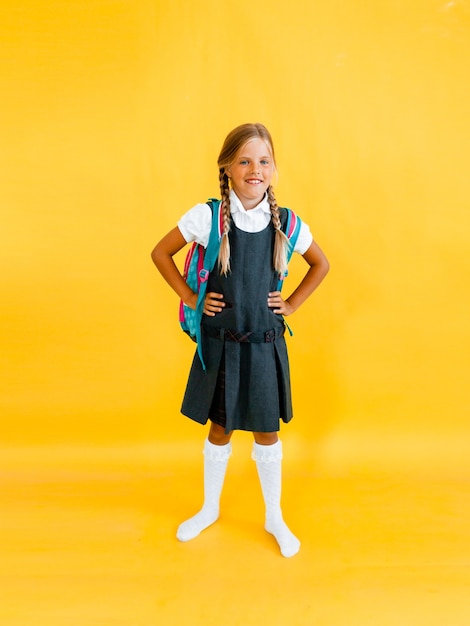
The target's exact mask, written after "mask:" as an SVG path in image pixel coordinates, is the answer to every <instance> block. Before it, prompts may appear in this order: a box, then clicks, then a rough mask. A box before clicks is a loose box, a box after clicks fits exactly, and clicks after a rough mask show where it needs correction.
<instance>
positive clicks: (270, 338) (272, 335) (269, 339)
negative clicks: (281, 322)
mask: <svg viewBox="0 0 470 626" xmlns="http://www.w3.org/2000/svg"><path fill="white" fill-rule="evenodd" d="M275 339H276V332H275V330H274V328H272V329H271V330H267V331H266V332H265V333H264V342H265V343H274V340H275Z"/></svg>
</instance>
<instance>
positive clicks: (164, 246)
mask: <svg viewBox="0 0 470 626" xmlns="http://www.w3.org/2000/svg"><path fill="white" fill-rule="evenodd" d="M186 245H187V241H186V239H185V238H184V237H183V235H182V234H181V231H180V229H179V228H178V227H175V228H173V229H172V230H170V232H169V233H167V234H166V235H165V236H164V237H163V239H161V240H160V241H159V242H158V243H157V245H156V246H155V248H154V249H153V250H152V254H151V256H152V261H153V262H154V263H155V265H156V266H157V269H158V271H159V272H160V274H161V275H162V276H163V278H164V279H165V280H166V282H167V283H168V284H169V285H170V287H171V288H172V289H173V291H175V292H176V294H177V295H178V296H179V297H180V298H181V300H183V302H184V303H185V304H187V305H188V306H189V307H190V308H191V309H195V308H196V303H197V294H195V293H194V291H193V290H192V289H191V288H190V287H189V286H188V285H187V283H186V281H185V280H184V278H183V276H182V275H181V273H180V271H179V269H178V268H177V266H176V264H175V262H174V261H173V256H174V255H175V254H176V253H177V252H179V251H180V250H181V249H182V248H184V246H186Z"/></svg>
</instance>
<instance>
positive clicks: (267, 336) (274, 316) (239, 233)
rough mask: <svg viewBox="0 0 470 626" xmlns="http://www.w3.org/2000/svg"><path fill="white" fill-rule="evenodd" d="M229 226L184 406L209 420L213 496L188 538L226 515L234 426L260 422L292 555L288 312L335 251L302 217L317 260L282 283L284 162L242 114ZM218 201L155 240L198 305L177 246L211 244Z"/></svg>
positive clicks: (299, 247) (270, 491)
mask: <svg viewBox="0 0 470 626" xmlns="http://www.w3.org/2000/svg"><path fill="white" fill-rule="evenodd" d="M218 166H219V182H220V193H221V200H222V210H223V235H222V240H221V245H220V252H219V259H218V264H217V265H216V267H215V268H214V270H213V271H212V272H211V275H210V277H209V282H208V287H207V293H206V298H205V302H204V314H203V320H202V337H203V339H202V346H203V354H204V361H205V364H206V368H207V370H206V371H204V370H203V368H202V365H201V361H200V358H199V356H198V354H197V352H196V354H195V356H194V360H193V363H192V367H191V371H190V374H189V379H188V383H187V387H186V392H185V395H184V399H183V404H182V413H183V414H184V415H186V416H188V417H189V418H191V419H193V420H195V421H197V422H199V423H201V424H206V423H207V421H208V420H209V421H210V428H209V434H208V437H207V439H206V441H205V443H204V503H203V506H202V508H201V510H200V511H199V512H198V513H197V514H196V515H194V516H193V517H191V518H190V519H188V520H187V521H185V522H183V523H182V524H181V525H180V526H179V528H178V531H177V537H178V539H179V540H180V541H189V540H190V539H193V538H194V537H196V536H197V535H199V533H200V532H201V531H202V530H204V529H205V528H207V527H208V526H210V525H211V524H213V523H214V522H215V521H216V520H217V519H218V517H219V501H220V495H221V491H222V487H223V483H224V479H225V473H226V468H227V463H228V460H229V457H230V454H231V437H232V433H233V431H235V430H245V431H251V432H252V433H253V436H254V443H253V454H252V457H253V459H254V460H255V462H256V466H257V470H258V475H259V479H260V482H261V488H262V493H263V497H264V502H265V509H266V517H265V529H266V530H267V531H268V532H269V533H271V534H272V535H273V536H274V537H275V539H276V540H277V542H278V544H279V548H280V551H281V554H282V555H283V556H285V557H290V556H293V555H294V554H296V553H297V552H298V550H299V548H300V541H299V540H298V538H297V537H296V536H295V535H294V534H293V533H292V532H291V531H290V529H289V528H288V526H287V525H286V523H285V521H284V519H283V515H282V510H281V462H282V443H281V441H280V440H279V438H278V431H279V429H280V420H282V421H283V422H285V423H287V422H289V421H290V420H291V418H292V401H291V386H290V375H289V361H288V355H287V347H286V342H285V339H284V331H285V323H284V321H283V318H284V317H286V316H289V315H291V314H292V313H294V312H295V311H296V310H297V309H298V308H299V307H300V306H301V304H302V303H303V302H304V301H305V300H306V299H307V298H308V297H309V296H310V295H311V294H312V292H313V291H314V290H315V289H316V288H317V287H318V285H319V284H320V283H321V281H322V280H323V278H324V277H325V275H326V274H327V272H328V269H329V265H328V261H327V259H326V257H325V255H324V254H323V252H322V251H321V249H320V248H319V246H318V245H317V243H316V242H315V241H313V238H312V235H311V233H310V229H309V227H308V226H307V225H306V224H305V223H304V222H302V227H301V231H300V234H299V237H298V240H297V242H296V245H295V249H294V251H295V252H297V253H299V254H301V255H302V256H303V258H304V259H305V261H306V263H307V265H308V269H307V271H306V274H305V276H304V277H303V279H302V280H301V282H300V284H299V285H298V286H297V287H296V289H295V290H294V291H293V292H292V293H291V294H290V295H289V296H288V297H285V298H284V297H283V296H282V295H281V293H280V292H279V291H277V282H278V278H279V275H283V274H284V272H285V270H286V265H287V261H286V258H287V257H286V254H287V246H288V240H287V237H286V235H285V233H284V231H283V226H285V220H286V217H287V215H286V213H287V212H286V211H285V209H280V208H279V207H278V205H277V201H276V198H275V195H274V191H273V187H272V178H273V175H274V173H275V171H276V162H275V155H274V147H273V142H272V138H271V135H270V133H269V132H268V130H267V129H266V128H265V126H263V125H262V124H243V125H241V126H238V127H236V128H235V129H233V130H232V131H231V132H230V133H229V134H228V136H227V137H226V139H225V141H224V144H223V146H222V150H221V152H220V155H219V159H218ZM210 228H211V209H210V207H209V206H208V205H207V204H197V205H196V206H194V207H193V208H192V209H191V210H190V211H188V212H187V213H186V214H185V215H183V217H182V218H181V219H180V220H179V222H178V225H177V227H175V228H174V229H172V230H171V231H170V232H169V233H168V234H167V235H165V236H164V237H163V239H162V240H161V241H160V242H159V243H158V244H157V245H156V247H155V248H154V250H153V252H152V258H153V261H154V263H155V265H156V266H157V268H158V270H159V271H160V272H161V274H162V276H163V278H164V279H165V280H166V281H167V282H168V284H169V285H170V287H172V288H173V290H174V291H175V292H176V293H177V294H178V296H179V297H180V298H181V299H182V300H183V302H185V304H187V305H188V306H190V307H191V308H195V307H196V301H197V295H196V294H195V293H194V292H193V291H192V290H191V289H190V288H189V287H188V285H187V284H186V282H185V281H184V279H183V277H182V275H181V273H180V271H179V270H178V268H177V266H176V264H175V262H174V260H173V256H174V255H175V254H176V253H177V252H178V251H179V250H181V249H182V248H183V247H184V246H185V245H186V244H188V243H189V242H192V241H197V242H198V243H201V244H202V245H204V246H206V245H207V242H208V238H209V233H210Z"/></svg>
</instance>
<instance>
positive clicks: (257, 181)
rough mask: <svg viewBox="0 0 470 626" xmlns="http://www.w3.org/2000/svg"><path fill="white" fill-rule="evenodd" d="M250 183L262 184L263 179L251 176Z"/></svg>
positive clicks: (248, 181)
mask: <svg viewBox="0 0 470 626" xmlns="http://www.w3.org/2000/svg"><path fill="white" fill-rule="evenodd" d="M245 182H247V183H248V184H249V185H261V183H262V182H263V181H262V180H259V179H258V178H249V179H248V180H247V181H245Z"/></svg>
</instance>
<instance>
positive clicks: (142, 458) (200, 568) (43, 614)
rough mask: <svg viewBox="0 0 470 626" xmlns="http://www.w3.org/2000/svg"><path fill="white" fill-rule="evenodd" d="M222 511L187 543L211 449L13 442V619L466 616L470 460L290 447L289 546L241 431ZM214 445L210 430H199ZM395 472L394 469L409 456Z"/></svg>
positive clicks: (9, 559) (271, 621) (7, 498)
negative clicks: (271, 516)
mask: <svg viewBox="0 0 470 626" xmlns="http://www.w3.org/2000/svg"><path fill="white" fill-rule="evenodd" d="M233 444H234V454H233V456H232V459H231V460H230V465H229V472H228V475H227V480H226V484H225V489H224V492H223V500H222V516H221V519H220V520H219V521H218V522H217V524H215V525H214V526H213V527H211V528H210V529H208V530H206V531H205V532H204V533H203V534H202V535H201V536H200V537H199V538H197V539H195V540H194V541H192V542H189V543H187V544H181V543H179V542H178V541H177V540H176V539H175V530H176V526H177V524H178V522H179V521H181V520H182V519H184V518H185V517H187V516H188V515H189V514H192V513H193V512H195V510H196V509H197V507H198V504H199V502H200V497H201V478H202V455H201V450H200V447H198V446H197V444H196V445H195V444H194V443H189V442H188V443H187V444H185V445H183V446H180V448H182V451H183V453H184V456H185V461H181V459H178V458H177V457H176V456H175V454H176V452H175V450H174V449H173V448H172V447H171V446H169V445H168V444H166V445H163V444H155V445H153V446H148V447H136V446H134V447H129V448H124V447H122V448H114V449H99V448H84V447H82V448H79V447H69V448H67V447H59V446H57V447H55V448H52V447H50V448H47V447H37V448H24V449H14V448H10V449H5V450H3V451H1V458H2V459H3V461H2V466H3V471H2V489H1V520H0V529H1V552H2V555H1V566H0V593H1V602H0V624H1V625H2V626H43V625H44V626H58V625H61V626H62V625H63V626H108V625H110V626H111V625H112V626H114V625H121V624H122V625H125V626H147V625H148V626H150V625H152V626H153V625H157V624H158V625H162V626H171V625H173V624H174V625H175V626H176V625H178V626H184V625H188V626H189V625H199V624H201V625H212V624H214V625H215V624H217V625H221V626H232V625H243V626H250V625H252V624H253V625H255V624H256V625H257V626H259V625H260V624H262V625H264V624H266V625H276V626H277V625H279V626H281V625H282V626H284V625H289V626H295V625H299V626H306V625H315V626H368V625H371V626H421V625H423V626H468V625H469V624H470V550H469V532H470V531H469V528H470V524H469V522H470V499H469V497H468V496H469V479H470V473H469V471H468V465H467V467H466V470H462V468H459V467H458V464H455V466H451V465H449V466H448V467H443V466H439V465H438V464H437V465H435V466H432V465H429V466H428V465H426V464H423V465H422V466H419V465H417V466H415V467H412V465H411V464H409V463H408V464H406V463H403V464H400V463H397V464H396V466H395V467H394V468H393V470H392V469H387V467H386V463H383V464H382V465H380V464H379V465H378V466H376V467H375V468H367V467H365V466H364V464H362V465H361V464H356V465H354V463H353V462H352V461H351V462H348V463H344V464H343V465H342V466H338V467H333V466H332V465H331V464H327V463H321V462H314V461H312V459H306V458H305V457H303V458H301V457H300V458H299V456H298V455H297V454H294V455H292V457H291V459H290V460H289V459H288V453H289V451H291V452H292V448H293V447H295V446H294V445H293V444H292V445H290V444H289V441H287V442H286V445H285V463H284V483H283V508H284V513H285V518H286V520H287V521H288V523H289V525H290V526H291V528H292V529H293V530H294V532H295V533H296V534H297V535H298V536H299V537H300V538H301V540H302V548H301V552H300V553H299V554H298V555H297V556H296V557H294V558H292V559H285V558H283V557H282V556H280V554H279V552H278V549H277V546H276V544H275V542H274V539H273V538H272V537H271V536H269V535H268V534H266V533H265V532H264V530H263V527H262V517H263V506H262V501H261V493H260V488H259V483H258V480H257V476H256V470H255V467H254V464H253V462H252V461H251V459H250V458H249V452H250V448H251V441H250V440H249V439H248V437H247V436H245V434H237V436H236V437H235V438H234V440H233ZM201 446H202V442H201ZM400 466H401V469H400V470H397V467H400Z"/></svg>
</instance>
